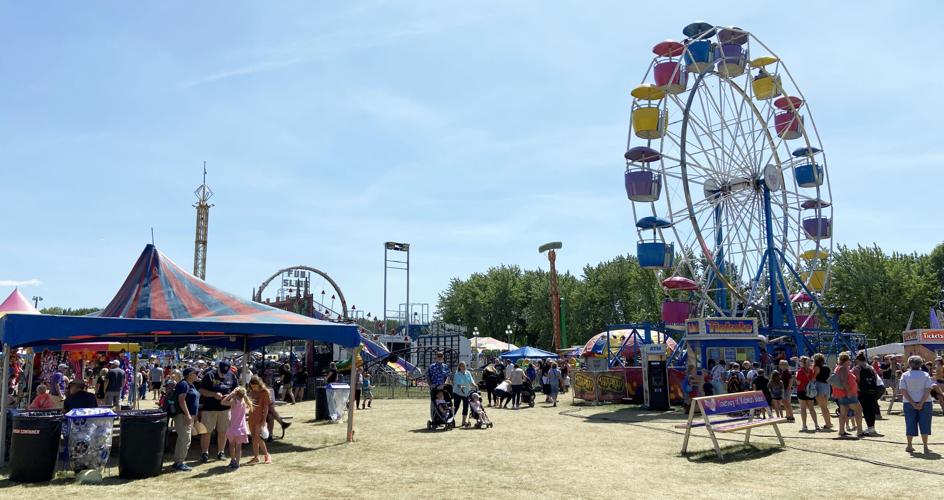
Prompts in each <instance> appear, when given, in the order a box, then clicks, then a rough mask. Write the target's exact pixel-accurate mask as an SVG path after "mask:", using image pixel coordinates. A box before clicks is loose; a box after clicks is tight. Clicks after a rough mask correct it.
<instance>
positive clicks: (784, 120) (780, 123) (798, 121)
mask: <svg viewBox="0 0 944 500" xmlns="http://www.w3.org/2000/svg"><path fill="white" fill-rule="evenodd" d="M774 129H776V131H777V135H779V136H780V137H781V138H783V139H785V140H788V141H789V140H791V139H796V138H798V137H800V136H801V135H803V133H802V132H801V130H802V129H803V117H801V116H800V115H799V114H798V113H797V112H796V111H784V112H783V113H777V115H776V116H774Z"/></svg>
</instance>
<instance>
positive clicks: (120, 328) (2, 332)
mask: <svg viewBox="0 0 944 500" xmlns="http://www.w3.org/2000/svg"><path fill="white" fill-rule="evenodd" d="M92 340H114V341H121V342H159V343H162V344H177V345H183V344H203V345H210V346H218V347H227V348H230V349H241V350H242V351H243V352H244V353H245V352H248V351H249V350H250V349H256V348H259V347H261V346H263V345H266V344H271V343H274V342H281V341H284V340H319V341H323V342H330V343H334V344H339V345H342V346H345V347H349V348H352V347H357V346H359V345H360V334H359V333H358V330H357V325H353V324H352V325H346V324H339V323H332V322H330V321H325V320H321V319H315V318H309V317H306V316H301V315H299V314H294V313H291V312H288V311H283V310H281V309H276V308H274V307H270V306H267V305H265V304H260V303H257V302H253V301H251V300H246V299H243V298H240V297H237V296H235V295H232V294H230V293H227V292H224V291H222V290H219V289H218V288H215V287H213V286H211V285H209V284H207V283H205V282H204V281H203V280H200V279H199V278H197V277H195V276H193V275H192V274H190V273H188V272H186V271H184V270H183V269H181V268H180V266H178V265H177V264H175V263H174V262H173V261H171V260H170V259H169V258H167V257H166V256H165V255H164V254H162V253H161V252H160V251H159V250H157V248H156V247H154V245H147V246H146V247H145V248H144V251H143V252H142V253H141V256H140V257H139V258H138V260H137V262H136V263H135V265H134V266H133V267H132V269H131V272H130V273H129V274H128V277H127V278H126V279H125V282H124V284H123V285H122V286H121V288H120V289H119V290H118V293H117V294H116V295H115V297H114V298H113V299H112V300H111V302H110V303H109V304H108V306H106V307H105V308H104V309H103V310H101V311H99V312H98V313H96V315H93V316H54V315H32V314H17V313H13V314H6V315H4V316H3V317H0V341H2V343H3V387H2V396H0V397H2V401H0V428H3V426H4V425H5V420H6V415H7V411H6V410H7V393H8V387H9V383H8V379H9V360H10V354H9V353H10V349H12V348H17V347H32V346H36V347H41V346H44V345H46V346H48V345H59V344H71V343H77V342H88V341H92ZM244 359H245V358H244ZM349 436H350V428H349ZM2 454H3V444H2V441H0V457H2V456H3V455H2Z"/></svg>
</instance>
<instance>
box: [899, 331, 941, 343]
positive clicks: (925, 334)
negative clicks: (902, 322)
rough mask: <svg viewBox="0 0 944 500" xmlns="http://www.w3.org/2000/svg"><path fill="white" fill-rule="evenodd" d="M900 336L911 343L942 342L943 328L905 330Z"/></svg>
mask: <svg viewBox="0 0 944 500" xmlns="http://www.w3.org/2000/svg"><path fill="white" fill-rule="evenodd" d="M901 338H902V341H904V342H907V343H911V344H944V330H905V331H904V332H902V334H901Z"/></svg>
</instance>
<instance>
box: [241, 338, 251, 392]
mask: <svg viewBox="0 0 944 500" xmlns="http://www.w3.org/2000/svg"><path fill="white" fill-rule="evenodd" d="M247 373H249V336H248V335H243V371H242V372H240V374H241V376H240V377H239V378H240V381H241V380H243V379H244V378H245V377H246V374H247ZM240 385H242V383H241V382H240Z"/></svg>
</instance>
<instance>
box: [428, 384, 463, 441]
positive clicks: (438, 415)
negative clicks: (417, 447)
mask: <svg viewBox="0 0 944 500" xmlns="http://www.w3.org/2000/svg"><path fill="white" fill-rule="evenodd" d="M439 392H442V394H443V400H444V401H445V404H442V405H437V404H436V393H439ZM450 394H452V390H451V389H450V387H449V386H448V385H440V386H437V387H436V388H435V389H434V390H431V391H429V420H427V421H426V428H427V429H428V430H434V429H438V428H440V427H442V428H444V429H446V430H449V429H455V427H456V420H455V416H456V414H455V412H454V411H453V410H452V401H451V399H450V397H449V395H450Z"/></svg>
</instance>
